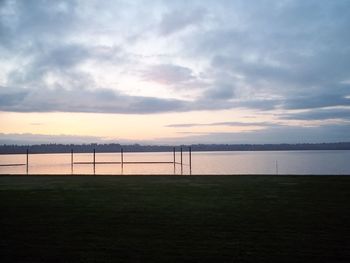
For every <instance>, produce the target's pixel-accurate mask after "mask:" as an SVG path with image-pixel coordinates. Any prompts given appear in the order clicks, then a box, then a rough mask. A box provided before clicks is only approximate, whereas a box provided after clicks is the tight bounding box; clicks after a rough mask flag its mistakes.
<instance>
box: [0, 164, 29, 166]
mask: <svg viewBox="0 0 350 263" xmlns="http://www.w3.org/2000/svg"><path fill="white" fill-rule="evenodd" d="M24 165H26V164H25V163H12V164H0V166H24Z"/></svg>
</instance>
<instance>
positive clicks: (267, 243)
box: [0, 176, 350, 262]
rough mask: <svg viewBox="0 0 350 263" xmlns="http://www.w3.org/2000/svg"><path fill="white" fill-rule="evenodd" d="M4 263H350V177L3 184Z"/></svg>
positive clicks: (63, 179)
mask: <svg viewBox="0 0 350 263" xmlns="http://www.w3.org/2000/svg"><path fill="white" fill-rule="evenodd" d="M0 213H1V217H0V262H350V176H349V177H346V176H182V177H181V176H102V177H101V176H81V177H78V176H74V177H73V176H72V177H71V176H1V177H0Z"/></svg>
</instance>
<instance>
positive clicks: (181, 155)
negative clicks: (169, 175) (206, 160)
mask: <svg viewBox="0 0 350 263" xmlns="http://www.w3.org/2000/svg"><path fill="white" fill-rule="evenodd" d="M180 157H181V159H180V160H181V174H182V147H181V148H180Z"/></svg>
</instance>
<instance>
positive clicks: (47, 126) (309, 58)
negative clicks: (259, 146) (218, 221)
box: [0, 0, 350, 144]
mask: <svg viewBox="0 0 350 263" xmlns="http://www.w3.org/2000/svg"><path fill="white" fill-rule="evenodd" d="M338 141H350V1H348V0H344V1H343V0H334V1H326V0H325V1H322V0H307V1H305V0H300V1H299V0H276V1H272V0H269V1H268V0H266V1H264V0H261V1H243V0H230V1H229V0H227V1H225V0H221V1H218V0H212V1H209V0H208V1H204V0H201V1H195V0H193V1H189V0H187V1H180V0H178V1H170V0H169V1H165V0H164V1H160V0H149V1H146V0H144V1H136V0H125V1H117V0H110V1H97V0H84V1H83V0H81V1H74V0H69V1H68V0H67V1H41V0H32V1H31V0H22V1H7V0H3V1H0V143H1V144H2V143H20V144H23V143H31V144H32V143H49V142H52V143H72V142H73V143H93V142H97V143H109V142H120V143H143V144H149V143H150V144H180V143H284V142H287V143H301V142H338Z"/></svg>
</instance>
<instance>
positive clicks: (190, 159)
mask: <svg viewBox="0 0 350 263" xmlns="http://www.w3.org/2000/svg"><path fill="white" fill-rule="evenodd" d="M188 153H189V162H190V174H192V149H191V146H190V147H189V148H188Z"/></svg>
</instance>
